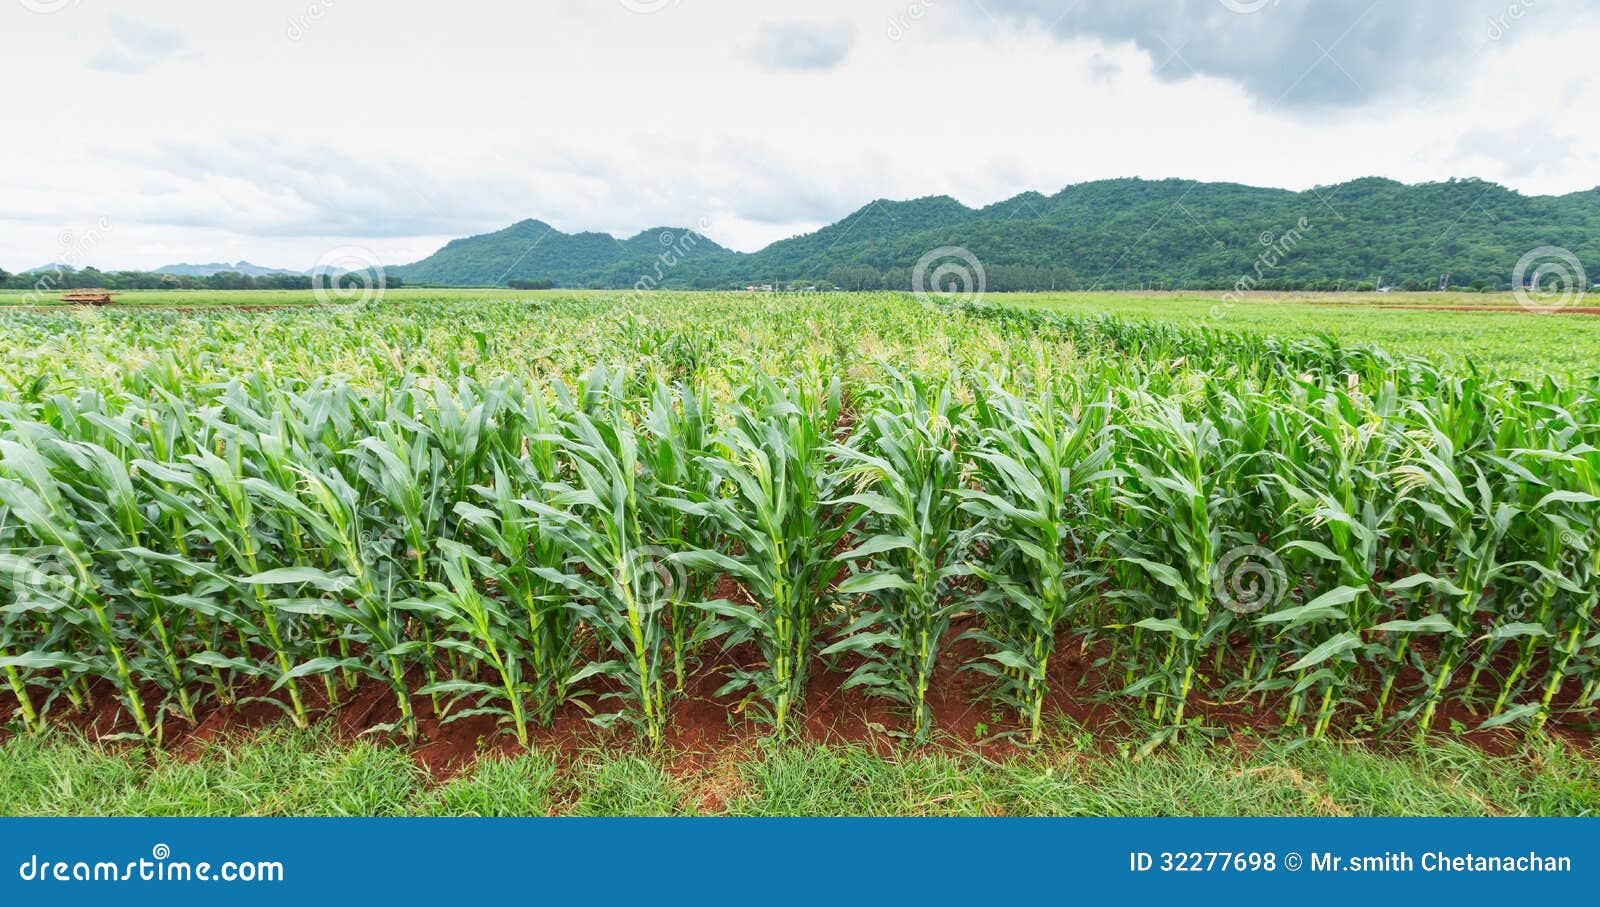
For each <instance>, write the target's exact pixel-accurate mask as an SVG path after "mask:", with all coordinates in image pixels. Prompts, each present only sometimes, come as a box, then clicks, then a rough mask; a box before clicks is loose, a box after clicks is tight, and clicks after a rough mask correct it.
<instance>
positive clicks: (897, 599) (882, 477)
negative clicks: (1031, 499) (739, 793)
mask: <svg viewBox="0 0 1600 907" xmlns="http://www.w3.org/2000/svg"><path fill="white" fill-rule="evenodd" d="M873 404H874V405H873V408H872V410H871V411H870V412H869V413H868V414H867V416H866V418H865V419H864V420H863V421H862V423H861V425H860V426H859V427H858V429H857V431H856V433H855V435H854V436H853V437H852V439H851V442H852V443H850V444H846V445H836V446H833V447H831V448H829V451H830V453H831V454H832V455H833V456H834V457H836V458H837V459H838V463H839V465H838V470H839V473H838V478H837V482H838V485H839V488H840V489H841V490H846V491H847V490H850V489H854V491H853V493H850V494H843V495H840V496H839V497H837V498H835V499H834V500H833V501H832V503H833V504H834V505H835V506H837V507H841V508H847V509H848V511H849V513H850V516H849V517H848V518H847V523H848V525H850V526H851V527H852V531H853V532H854V533H855V543H856V544H855V546H854V547H853V548H851V549H850V550H848V551H845V552H843V553H842V554H840V555H838V557H837V561H838V562H839V563H841V564H845V565H848V566H849V567H850V570H851V574H852V575H851V576H850V577H849V578H848V579H846V580H844V581H843V582H841V583H840V584H839V585H838V587H837V589H836V590H835V591H836V592H837V593H838V594H839V595H841V596H851V597H857V601H856V604H855V607H854V611H855V614H856V616H855V618H854V619H853V620H852V621H851V622H850V623H849V625H848V626H847V627H845V629H844V630H843V632H842V636H843V638H842V639H840V640H839V641H838V642H836V643H834V644H833V645H831V646H829V647H828V648H826V649H824V650H823V654H824V655H832V654H836V653H840V652H851V653H855V654H857V655H859V656H860V657H861V658H863V659H864V663H863V664H862V665H861V667H859V668H857V669H856V670H855V671H854V672H853V673H851V675H850V677H849V679H848V680H846V681H845V684H846V686H852V687H853V686H864V687H866V688H867V689H868V690H870V691H872V692H873V693H875V694H877V695H881V696H886V697H888V698H891V699H893V700H895V701H897V702H899V703H900V704H901V705H902V706H903V707H905V708H906V709H907V711H909V712H910V715H911V729H912V730H911V733H912V736H913V737H914V738H915V739H917V740H924V739H926V738H927V735H928V733H929V731H930V730H931V728H932V717H933V716H932V713H931V712H930V710H929V708H928V701H927V700H928V688H929V685H930V683H931V681H932V678H933V672H934V668H935V667H936V665H937V664H938V659H939V652H940V649H941V647H942V645H943V643H944V636H945V633H946V631H948V630H949V628H950V620H951V616H952V615H953V614H954V613H955V611H956V610H957V609H958V608H959V607H960V606H961V604H962V603H963V602H964V601H965V600H966V595H965V593H964V591H963V590H961V589H960V588H959V587H958V586H957V585H956V583H957V581H958V580H960V579H962V578H964V577H967V576H970V575H971V573H972V568H971V566H970V565H969V564H968V563H966V561H965V560H963V559H962V558H961V557H959V556H958V551H957V544H956V539H957V536H958V535H959V533H960V532H961V530H962V528H963V527H962V512H961V506H960V505H961V497H960V495H959V493H958V492H959V490H960V488H961V486H962V483H963V470H964V463H963V456H964V455H965V454H966V449H965V444H966V442H967V435H968V433H969V431H970V415H969V413H968V408H967V407H966V406H965V405H963V404H961V403H959V402H957V400H956V399H955V394H954V389H953V387H952V386H951V382H948V381H941V382H928V381H926V380H924V379H922V378H920V377H916V376H899V377H897V380H895V381H894V382H893V383H891V384H888V385H885V386H882V387H880V388H878V389H876V391H875V395H874V397H873Z"/></svg>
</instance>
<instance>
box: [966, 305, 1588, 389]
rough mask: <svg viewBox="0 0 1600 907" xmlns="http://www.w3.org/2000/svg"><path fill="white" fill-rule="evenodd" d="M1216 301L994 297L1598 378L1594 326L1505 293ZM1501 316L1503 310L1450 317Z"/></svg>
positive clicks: (1519, 370) (1068, 310)
mask: <svg viewBox="0 0 1600 907" xmlns="http://www.w3.org/2000/svg"><path fill="white" fill-rule="evenodd" d="M1223 297H1224V294H1222V293H1157V294H1138V293H1037V294H1032V293H1030V294H1017V295H1003V296H994V297H992V298H993V299H994V300H995V301H997V302H999V303H1001V304H1003V305H1017V306H1020V307H1024V308H1041V309H1046V310H1049V311H1053V312H1062V313H1067V314H1074V315H1094V314H1107V315H1116V316H1119V317H1123V318H1136V319H1146V320H1159V321H1169V322H1173V323H1175V324H1184V325H1195V326H1207V327H1214V328H1221V329H1226V330H1247V331H1254V332H1256V333H1260V334H1267V335H1271V336H1279V337H1304V336H1311V335H1315V334H1318V333H1322V332H1327V333H1329V334H1333V335H1334V336H1337V337H1339V338H1340V339H1341V340H1345V341H1350V342H1361V343H1372V344H1376V345H1378V346H1381V347H1384V348H1385V349H1388V350H1391V351H1394V352H1398V353H1414V354H1417V355H1423V356H1429V357H1432V358H1435V359H1443V358H1449V359H1452V360H1455V361H1457V362H1460V361H1462V360H1465V359H1471V360H1473V361H1476V362H1479V363H1483V364H1491V365H1494V366H1496V367H1498V368H1500V369H1502V370H1504V371H1507V372H1510V373H1513V374H1517V375H1522V376H1530V377H1531V376H1536V375H1542V374H1546V373H1549V374H1553V375H1557V376H1573V375H1579V376H1585V377H1587V376H1589V375H1593V374H1596V373H1600V317H1595V316H1592V315H1541V314H1536V313H1532V312H1527V311H1524V310H1523V309H1521V308H1520V307H1517V302H1516V299H1515V297H1513V296H1512V295H1511V294H1510V293H1395V294H1385V295H1377V294H1373V293H1362V294H1353V293H1346V294H1334V293H1292V294H1266V293H1262V294H1251V295H1250V296H1248V297H1246V298H1245V299H1244V300H1242V301H1237V302H1234V303H1233V304H1231V305H1229V304H1228V303H1227V301H1226V300H1225V299H1224V298H1223ZM1413 307H1418V308H1413ZM1499 307H1509V308H1511V310H1510V311H1483V312H1476V311H1450V310H1448V309H1461V308H1485V309H1489V308H1499ZM1441 309H1445V310H1441Z"/></svg>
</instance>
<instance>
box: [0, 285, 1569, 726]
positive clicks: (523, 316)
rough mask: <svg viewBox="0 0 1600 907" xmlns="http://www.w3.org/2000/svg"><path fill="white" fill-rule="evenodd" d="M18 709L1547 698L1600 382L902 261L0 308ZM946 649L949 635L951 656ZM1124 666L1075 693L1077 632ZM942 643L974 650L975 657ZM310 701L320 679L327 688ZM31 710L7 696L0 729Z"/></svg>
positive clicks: (1002, 706)
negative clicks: (1041, 300) (282, 304)
mask: <svg viewBox="0 0 1600 907" xmlns="http://www.w3.org/2000/svg"><path fill="white" fill-rule="evenodd" d="M0 335H3V342H0V400H3V402H0V595H3V596H4V597H3V606H0V670H3V673H4V684H3V685H0V688H3V689H4V690H6V691H8V694H5V695H0V708H5V709H12V708H14V711H15V715H14V716H12V717H11V718H10V720H12V721H13V722H15V723H16V725H17V726H18V727H20V728H22V729H26V730H38V729H40V728H43V727H45V726H46V725H47V724H48V723H49V722H51V721H52V720H56V719H58V718H59V719H62V720H70V718H71V716H72V715H74V714H75V713H78V712H80V711H81V710H84V709H86V708H88V707H89V706H90V704H91V702H93V701H94V700H96V699H97V698H104V697H114V698H115V700H116V701H117V703H118V706H119V708H120V710H121V711H122V712H123V713H125V715H126V717H127V723H128V726H129V727H131V728H133V731H132V733H134V734H135V735H136V736H140V737H146V738H152V739H154V738H158V737H159V736H160V735H161V734H162V733H163V729H164V728H165V727H167V725H169V724H170V723H171V722H173V721H178V722H180V723H181V722H192V721H195V720H196V719H197V717H198V716H199V715H200V714H201V713H202V710H203V709H204V708H206V707H208V706H213V705H228V704H235V703H238V702H240V701H242V700H244V699H246V698H248V699H250V700H252V701H261V702H267V703H271V705H272V706H274V707H276V708H278V709H281V710H282V711H283V713H284V714H285V716H286V717H287V719H288V720H290V721H292V722H294V723H295V724H297V725H306V724H309V723H311V722H313V721H314V720H316V718H317V715H318V712H319V711H320V710H321V709H322V708H325V707H326V706H325V705H317V704H333V705H337V704H339V703H341V702H345V701H348V700H349V699H350V698H351V696H352V695H353V694H354V692H355V690H356V689H357V687H358V685H360V684H362V683H368V684H372V683H375V684H378V685H380V686H381V687H382V688H383V689H384V690H385V695H386V696H388V697H391V698H392V701H393V703H394V705H395V709H396V711H395V713H396V714H397V715H398V716H399V717H398V719H397V720H396V721H395V722H393V724H392V725H391V726H389V727H387V728H386V730H388V731H392V732H393V733H395V734H397V735H400V736H403V737H409V736H414V735H416V734H417V733H418V728H417V713H418V706H419V704H421V703H423V702H426V703H427V704H428V706H429V708H430V709H431V710H432V713H433V714H435V715H439V716H443V718H444V720H454V719H459V718H465V717H469V716H481V715H492V716H495V717H496V719H497V720H498V721H499V723H500V726H501V727H502V728H503V730H504V732H505V733H507V734H510V735H514V736H515V737H516V739H517V740H519V741H520V742H522V743H523V744H527V743H528V742H529V741H530V740H531V739H532V736H533V735H534V733H535V732H536V731H537V729H538V728H540V727H543V726H548V725H549V724H550V723H551V722H552V720H553V719H554V716H555V715H556V714H557V711H558V710H559V709H561V708H562V707H564V706H566V705H568V704H570V703H578V704H580V705H581V707H582V708H583V709H584V710H585V711H586V712H587V713H588V714H590V715H592V720H593V721H595V722H596V723H599V724H602V725H605V726H612V725H626V726H629V727H631V728H632V729H633V730H634V732H635V733H636V734H637V735H638V736H639V737H640V738H641V739H644V740H646V741H650V742H653V743H660V742H661V741H662V740H663V739H664V737H665V735H666V734H667V732H668V730H669V728H670V726H671V722H672V716H673V710H674V707H675V705H676V704H677V703H679V702H680V701H681V700H682V699H683V697H684V696H685V681H686V679H688V678H691V677H694V676H696V675H697V672H701V671H705V670H708V666H709V665H711V664H713V663H716V662H718V661H719V660H720V659H719V656H720V655H722V654H723V653H725V652H727V651H730V650H731V649H733V648H735V647H742V648H744V649H748V650H753V651H755V652H758V653H759V657H758V658H754V659H745V660H743V661H741V662H740V666H739V667H738V668H737V669H736V670H733V671H732V672H730V673H726V674H724V675H721V676H722V677H723V679H725V685H724V686H723V688H722V691H721V692H722V693H724V694H727V695H737V696H738V697H740V702H741V711H742V712H743V714H745V715H746V716H749V717H751V718H752V719H754V720H757V721H761V722H765V723H767V724H769V725H770V726H771V727H772V728H773V729H774V730H775V731H779V732H782V731H786V730H789V729H792V728H793V727H794V726H795V725H796V724H797V722H798V721H799V719H800V717H801V716H803V715H804V713H805V709H806V691H807V688H808V682H809V680H810V679H811V676H812V674H813V673H814V672H816V671H819V670H840V671H844V672H846V673H847V674H848V677H847V679H846V680H845V681H844V683H845V684H846V685H847V686H849V687H859V688H861V689H862V690H863V691H865V692H866V693H868V694H870V695H872V696H877V697H883V698H885V699H887V700H889V701H890V702H892V703H893V704H894V705H895V707H896V708H897V709H899V710H900V712H901V713H902V714H903V716H904V718H905V722H906V724H905V727H906V728H907V730H908V733H909V734H910V735H911V736H913V737H915V738H917V739H926V738H928V737H929V736H930V735H932V734H934V733H935V732H936V730H937V728H936V724H935V722H934V720H933V714H932V711H931V708H930V702H929V690H930V683H931V682H932V680H933V678H934V676H935V673H936V672H937V671H939V670H947V671H948V670H962V671H970V672H973V673H974V674H975V675H977V676H978V677H979V678H981V680H982V684H981V688H982V689H983V690H984V691H985V693H984V695H986V696H987V697H989V698H990V700H991V702H990V703H988V707H990V708H993V709H996V710H1003V711H1005V712H1006V713H1008V714H1010V715H1012V716H1014V717H1015V722H1016V726H1017V727H1018V728H1019V729H1020V730H1019V736H1021V737H1022V738H1025V739H1031V740H1038V739H1039V738H1040V737H1041V736H1042V735H1043V734H1045V733H1047V731H1048V729H1049V721H1048V714H1049V709H1048V705H1049V702H1050V701H1051V697H1052V696H1057V695H1059V696H1066V697H1073V696H1082V697H1088V696H1096V695H1107V696H1110V697H1112V698H1113V699H1114V700H1115V701H1117V702H1120V703H1122V704H1124V705H1125V706H1126V707H1127V708H1129V709H1131V710H1134V711H1135V712H1136V713H1138V714H1140V715H1143V716H1145V717H1146V718H1148V719H1149V720H1151V721H1153V722H1155V723H1156V724H1157V725H1159V726H1162V727H1165V728H1169V729H1171V731H1172V732H1177V731H1179V730H1181V729H1182V728H1185V727H1188V726H1193V725H1195V724H1198V723H1201V722H1203V720H1204V719H1203V717H1201V712H1202V710H1201V709H1200V708H1199V706H1200V704H1202V703H1219V702H1251V703H1255V704H1257V706H1258V707H1259V708H1261V709H1270V710H1273V713H1274V714H1276V715H1277V716H1278V718H1279V720H1281V722H1282V724H1283V725H1284V726H1285V727H1286V729H1288V730H1289V731H1290V732H1292V733H1303V734H1306V735H1309V736H1325V735H1329V734H1334V733H1351V732H1362V731H1373V732H1377V731H1390V730H1407V731H1415V732H1427V731H1428V730H1430V729H1432V728H1435V727H1437V726H1438V725H1439V724H1440V716H1441V714H1442V713H1443V712H1442V710H1446V709H1451V710H1454V712H1453V713H1462V710H1464V714H1468V715H1470V716H1471V717H1472V721H1473V723H1474V725H1475V726H1488V727H1495V726H1515V727H1522V728H1527V729H1530V730H1533V729H1538V728H1540V727H1543V726H1544V725H1545V724H1546V723H1547V722H1550V721H1558V722H1561V721H1583V720H1587V718H1586V716H1589V715H1590V713H1591V711H1592V709H1593V706H1594V704H1595V701H1596V699H1597V697H1600V628H1597V626H1596V620H1595V618H1596V613H1597V596H1600V544H1597V539H1596V536H1597V532H1600V527H1597V517H1600V383H1597V382H1596V381H1593V380H1590V381H1569V382H1559V381H1556V380H1552V379H1545V380H1538V381H1532V380H1523V379H1518V378H1513V377H1506V376H1500V375H1497V374H1496V373H1495V372H1494V370H1493V369H1492V368H1488V367H1479V366H1474V365H1472V364H1469V363H1451V362H1443V361H1442V360H1441V361H1434V360H1431V359H1426V358H1416V357H1402V356H1392V355H1388V354H1386V353H1384V352H1383V351H1381V350H1378V349H1373V348H1369V347H1362V346H1345V345H1341V344H1339V343H1338V342H1336V341H1334V340H1332V339H1329V338H1322V339H1318V340H1312V341H1294V340H1282V339H1274V338H1267V337H1261V336H1256V335H1250V334H1239V333H1228V332H1224V331H1220V330H1215V329H1210V328H1203V327H1195V326H1186V325H1167V324H1153V323H1136V322H1129V321H1121V320H1116V319H1111V318H1077V317H1062V316H1054V315H1050V314H1044V313H1037V312H1021V311H1015V310H1011V309H1008V308H1004V307H1000V306H995V305H986V304H971V305H964V306H959V307H938V308H932V307H927V306H923V305H920V304H918V303H917V302H915V301H914V300H912V299H910V298H909V297H902V296H897V295H870V296H846V295H827V294H824V295H816V294H812V295H808V296H805V297H788V298H785V297H780V298H777V299H773V300H762V301H754V300H747V299H739V298H735V297H729V296H719V295H714V294H704V295H698V296H697V295H693V294H650V295H649V296H648V297H647V298H645V299H643V300H639V299H633V300H629V301H624V300H623V299H622V298H621V297H620V295H611V296H583V295H573V296H571V297H570V298H553V299H549V300H543V301H538V302H526V301H524V302H516V303H511V302H492V301H485V302H483V303H481V304H466V303H459V302H455V303H441V304H438V305H426V304H418V305H391V306H380V307H375V308H370V309H367V310H361V311H353V312H338V313H326V312H315V313H303V312H292V311H287V312H282V311H280V312H272V313H254V314H247V313H237V312H233V313H230V312H225V311H219V312H215V313H185V314H181V315H180V314H175V313H162V312H150V311H146V312H118V311H106V312H92V313H89V312H79V313H60V314H41V313H11V314H7V313H3V312H0ZM958 644H959V645H958ZM1068 649H1072V650H1075V651H1082V652H1092V653H1095V657H1096V659H1097V662H1098V664H1097V666H1098V668H1099V670H1100V672H1101V673H1102V674H1103V675H1104V676H1105V677H1107V678H1110V681H1111V682H1110V683H1109V684H1107V685H1105V686H1104V687H1103V688H1101V689H1095V690H1089V689H1083V690H1077V689H1070V688H1069V689H1065V690H1062V689H1052V678H1053V677H1055V676H1059V672H1056V673H1055V674H1053V673H1052V668H1053V666H1054V665H1056V664H1057V662H1058V660H1059V659H1060V658H1061V653H1063V652H1064V651H1067V650H1068ZM958 650H959V651H960V652H961V653H966V654H963V655H958V654H957V652H958ZM313 694H314V695H313ZM4 717H6V716H4V715H0V718H4Z"/></svg>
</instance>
